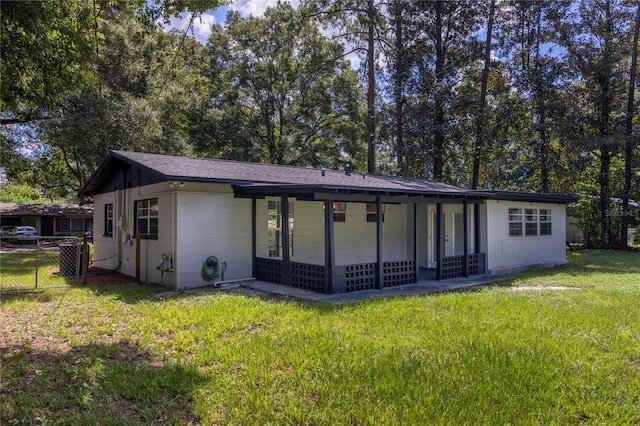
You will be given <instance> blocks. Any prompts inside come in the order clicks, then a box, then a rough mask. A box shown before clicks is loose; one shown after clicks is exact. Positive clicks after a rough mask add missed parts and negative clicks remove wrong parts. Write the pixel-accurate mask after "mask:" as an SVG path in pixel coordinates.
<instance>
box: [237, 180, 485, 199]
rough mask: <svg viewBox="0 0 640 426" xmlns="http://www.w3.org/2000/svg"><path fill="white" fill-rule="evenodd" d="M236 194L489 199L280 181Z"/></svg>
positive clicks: (239, 187)
mask: <svg viewBox="0 0 640 426" xmlns="http://www.w3.org/2000/svg"><path fill="white" fill-rule="evenodd" d="M233 190H234V193H235V196H236V197H238V198H253V197H256V198H264V197H269V196H274V197H277V196H281V195H283V194H287V195H288V196H290V197H296V198H299V199H305V200H314V201H316V200H317V201H322V200H342V199H343V200H353V201H362V202H365V201H370V198H371V197H377V196H381V197H391V198H404V200H403V201H414V202H415V201H420V200H426V199H433V200H434V201H436V200H437V201H440V202H462V201H463V200H464V199H467V201H468V202H470V203H474V202H476V203H481V202H482V200H484V199H486V198H490V196H488V194H486V193H482V192H480V191H472V190H464V189H461V188H460V189H457V190H456V191H446V190H428V189H422V190H421V189H401V188H398V189H389V188H374V187H371V188H363V187H350V186H334V185H277V184H249V185H233Z"/></svg>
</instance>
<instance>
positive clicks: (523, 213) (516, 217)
mask: <svg viewBox="0 0 640 426" xmlns="http://www.w3.org/2000/svg"><path fill="white" fill-rule="evenodd" d="M548 235H551V209H531V208H525V209H523V208H510V209H509V236H510V237H523V236H524V237H538V236H548Z"/></svg>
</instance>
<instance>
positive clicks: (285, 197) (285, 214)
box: [280, 194, 289, 262]
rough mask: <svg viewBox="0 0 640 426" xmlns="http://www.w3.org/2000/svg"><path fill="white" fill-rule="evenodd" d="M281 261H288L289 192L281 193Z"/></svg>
mask: <svg viewBox="0 0 640 426" xmlns="http://www.w3.org/2000/svg"><path fill="white" fill-rule="evenodd" d="M280 205H281V206H282V261H283V262H289V194H282V197H281V202H280Z"/></svg>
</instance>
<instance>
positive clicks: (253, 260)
mask: <svg viewBox="0 0 640 426" xmlns="http://www.w3.org/2000/svg"><path fill="white" fill-rule="evenodd" d="M256 204H257V202H256V197H255V195H254V196H253V197H252V198H251V276H252V277H255V276H256V235H257V232H256V219H257V214H256Z"/></svg>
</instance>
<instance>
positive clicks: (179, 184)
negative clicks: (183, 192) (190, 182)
mask: <svg viewBox="0 0 640 426" xmlns="http://www.w3.org/2000/svg"><path fill="white" fill-rule="evenodd" d="M184 185H185V183H184V182H182V181H181V180H180V181H178V180H172V181H171V182H169V186H170V187H171V189H176V188H184Z"/></svg>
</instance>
